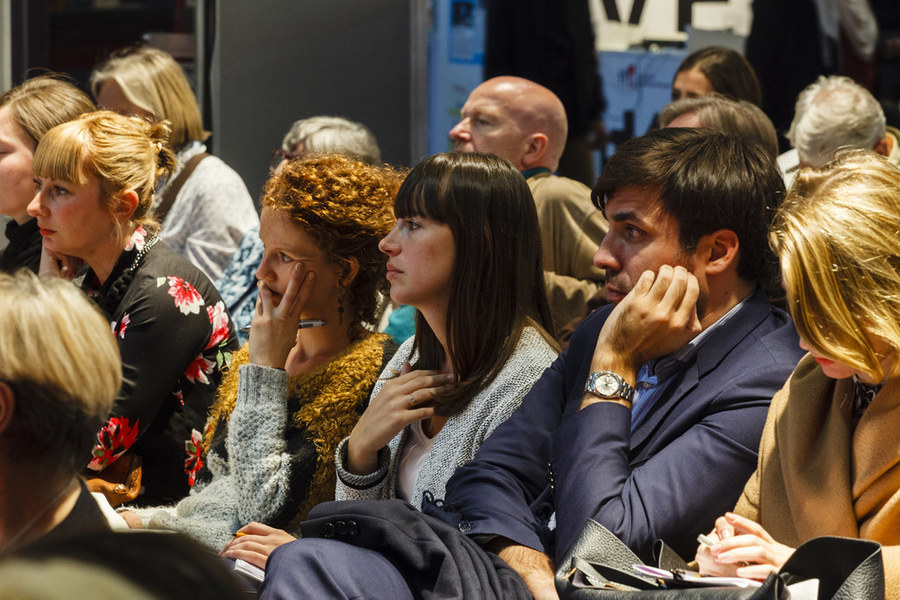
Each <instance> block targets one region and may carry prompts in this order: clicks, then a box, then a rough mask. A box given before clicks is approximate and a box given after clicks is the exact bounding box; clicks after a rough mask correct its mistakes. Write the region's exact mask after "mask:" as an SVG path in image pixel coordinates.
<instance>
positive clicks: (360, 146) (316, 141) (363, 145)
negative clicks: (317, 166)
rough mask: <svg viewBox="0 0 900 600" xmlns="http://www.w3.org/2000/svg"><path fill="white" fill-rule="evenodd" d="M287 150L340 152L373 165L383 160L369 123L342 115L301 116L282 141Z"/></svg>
mask: <svg viewBox="0 0 900 600" xmlns="http://www.w3.org/2000/svg"><path fill="white" fill-rule="evenodd" d="M298 147H299V148H298ZM281 149H282V150H284V151H285V152H296V151H297V150H298V149H299V150H302V151H303V152H304V153H325V152H336V153H339V154H345V155H348V156H352V157H353V158H357V159H359V160H361V161H363V162H367V163H369V164H371V165H377V164H380V163H381V151H380V150H379V149H378V142H377V141H376V140H375V136H374V135H373V134H372V132H371V131H370V130H369V128H368V127H366V126H365V125H363V124H362V123H357V122H356V121H350V120H347V119H344V118H342V117H327V116H318V117H310V118H308V119H300V120H299V121H296V122H295V123H294V124H293V125H291V129H290V130H289V131H288V132H287V135H285V136H284V141H282V142H281Z"/></svg>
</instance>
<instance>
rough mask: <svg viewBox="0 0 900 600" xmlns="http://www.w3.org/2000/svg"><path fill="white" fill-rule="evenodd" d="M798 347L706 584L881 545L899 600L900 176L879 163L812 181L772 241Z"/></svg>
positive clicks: (810, 173)
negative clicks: (813, 551) (818, 549)
mask: <svg viewBox="0 0 900 600" xmlns="http://www.w3.org/2000/svg"><path fill="white" fill-rule="evenodd" d="M771 240H772V245H773V248H774V249H775V251H776V252H777V253H778V255H779V257H780V259H781V270H782V278H783V281H784V287H785V290H786V291H787V295H788V301H789V306H790V308H791V314H792V316H793V318H794V323H795V324H796V326H797V331H798V332H799V333H800V337H801V346H802V347H803V348H804V349H806V350H808V351H809V354H808V355H807V356H806V357H805V358H803V359H802V360H801V361H800V363H799V364H798V365H797V368H796V369H795V370H794V373H793V374H792V375H791V378H790V380H789V381H788V382H787V384H786V385H785V386H784V388H783V389H782V390H781V391H780V392H779V393H778V394H777V395H776V396H775V398H774V399H773V400H772V405H771V408H770V409H769V415H768V419H767V422H766V426H765V429H764V431H763V436H762V441H761V444H760V450H759V466H758V467H757V470H756V472H755V473H754V474H753V475H752V477H751V478H750V480H749V481H748V482H747V485H746V487H745V488H744V492H743V495H742V496H741V498H740V500H739V501H738V504H737V506H736V507H735V509H734V512H732V513H726V514H725V515H724V516H722V517H720V518H719V519H718V520H717V521H716V528H715V530H714V531H713V533H712V534H711V537H712V538H713V539H715V540H716V541H717V543H716V544H715V545H714V546H712V547H711V548H707V547H705V546H701V547H700V548H699V549H698V550H697V561H698V562H699V564H700V567H701V571H702V572H703V573H707V574H716V575H735V574H736V575H738V576H742V577H751V578H756V579H764V578H765V577H766V576H767V575H768V574H769V573H770V572H772V571H775V570H778V569H779V568H780V567H781V566H782V565H784V563H785V562H786V561H787V559H788V558H790V556H791V555H792V554H793V552H794V550H795V548H796V547H797V546H799V545H800V544H802V543H803V542H805V541H807V540H809V539H812V538H815V537H819V536H824V535H833V536H843V537H852V538H864V539H870V540H875V541H877V542H880V543H881V544H883V545H884V548H883V558H884V567H885V579H886V592H887V593H886V597H887V598H894V599H896V598H900V436H898V435H897V431H898V430H900V353H898V351H900V170H898V169H897V168H896V167H894V166H893V165H891V164H889V163H888V162H887V161H886V160H885V159H883V158H881V157H879V156H876V155H874V154H873V153H870V152H862V151H854V152H851V153H847V154H845V155H843V156H841V157H839V158H838V159H836V160H835V161H834V162H832V163H829V164H828V165H826V166H824V167H823V168H822V169H820V170H812V169H808V170H804V171H801V173H800V175H799V176H798V177H797V181H796V183H795V184H794V186H793V188H792V189H791V191H790V192H789V194H788V197H787V199H786V200H785V202H784V204H783V205H782V206H781V209H780V210H779V213H778V216H777V217H776V220H775V225H774V228H773V233H772V235H771Z"/></svg>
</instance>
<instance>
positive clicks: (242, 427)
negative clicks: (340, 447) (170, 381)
mask: <svg viewBox="0 0 900 600" xmlns="http://www.w3.org/2000/svg"><path fill="white" fill-rule="evenodd" d="M288 379H289V376H288V374H287V373H286V372H285V371H284V370H283V369H273V368H271V367H264V366H261V365H255V364H246V365H241V366H240V367H239V382H238V395H237V401H236V402H235V407H234V412H232V414H231V419H230V420H229V422H228V439H227V441H226V447H227V449H228V457H229V464H230V465H231V471H232V474H233V477H234V482H233V483H234V486H235V491H236V493H237V517H238V520H239V522H241V523H249V522H250V521H260V522H263V523H265V522H269V521H271V520H272V519H273V517H275V516H276V515H277V514H278V513H279V512H280V511H281V510H282V509H283V508H284V505H285V503H286V502H287V501H288V498H289V493H290V484H291V480H290V476H291V469H290V466H291V456H290V454H289V453H288V451H287V442H286V439H287V434H286V428H287V424H288V408H287V400H288Z"/></svg>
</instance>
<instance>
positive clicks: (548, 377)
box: [444, 129, 802, 598]
mask: <svg viewBox="0 0 900 600" xmlns="http://www.w3.org/2000/svg"><path fill="white" fill-rule="evenodd" d="M783 194H784V188H783V186H782V185H781V183H780V181H779V174H778V171H777V169H776V168H775V167H774V165H773V164H772V161H771V160H770V159H769V158H768V157H767V156H765V153H764V152H763V151H762V150H761V149H760V148H759V147H758V146H756V145H754V144H751V143H748V142H745V141H742V140H740V139H739V138H736V137H734V136H730V135H727V134H723V133H715V132H711V131H705V130H701V129H694V130H690V129H664V130H658V131H653V132H650V133H649V134H647V135H646V136H644V137H642V138H637V139H634V140H631V141H629V142H626V143H625V144H623V145H622V146H621V147H620V149H619V151H618V152H617V153H616V155H615V156H613V157H612V159H611V160H610V162H609V163H608V164H607V166H606V167H605V169H604V171H603V173H602V174H601V176H600V179H599V180H598V182H597V185H596V186H595V188H594V191H593V198H594V201H595V203H597V204H598V206H599V207H600V208H601V209H603V210H604V212H605V216H606V218H607V220H608V221H609V223H610V230H609V233H607V235H606V237H605V238H604V240H603V243H602V244H601V246H600V249H599V250H598V251H597V254H596V256H595V257H594V263H595V264H596V265H597V266H598V267H600V268H604V269H606V270H607V273H608V280H607V282H606V290H607V292H608V297H609V299H610V300H612V301H613V302H616V303H617V304H616V306H615V307H612V306H606V307H603V308H601V309H598V310H597V311H595V312H594V313H593V314H591V315H590V316H589V317H588V318H587V319H586V320H585V321H584V322H583V323H582V325H581V326H580V327H579V329H578V330H576V332H575V334H574V335H573V337H572V341H571V344H570V346H569V348H568V349H567V350H566V352H564V353H563V354H562V355H560V357H559V358H558V359H557V360H556V362H555V363H554V364H553V365H552V366H551V367H550V369H548V370H547V371H546V372H545V373H544V375H543V376H542V377H541V379H540V380H538V382H537V383H536V384H535V386H534V388H532V390H531V392H530V393H529V394H528V396H526V398H525V400H524V402H523V404H522V406H521V408H520V409H519V410H518V411H517V412H516V413H515V414H513V416H512V417H511V418H510V419H509V420H508V421H507V422H506V423H505V424H503V425H501V426H500V427H498V428H497V430H496V431H495V432H494V433H493V434H492V435H491V436H490V438H489V439H488V440H487V441H486V442H485V444H484V445H483V446H482V448H481V450H480V451H479V453H478V454H477V455H476V457H475V459H474V460H473V461H472V462H470V463H469V464H468V465H465V466H463V467H461V468H460V469H458V470H457V471H456V473H455V475H454V476H453V477H452V478H451V480H450V482H449V483H448V485H447V495H446V498H445V499H444V510H445V511H446V512H447V513H451V514H455V515H456V516H457V518H458V519H460V524H461V525H462V529H464V530H466V531H467V532H468V534H469V535H474V536H478V537H476V539H479V540H480V541H482V542H483V543H484V544H485V546H486V547H487V548H488V549H490V550H493V551H495V552H497V553H498V554H499V555H500V557H501V558H503V559H504V560H506V562H507V563H509V564H510V565H511V566H512V567H513V568H515V569H516V570H517V571H518V572H519V573H520V574H521V575H522V576H523V578H524V579H525V581H526V583H527V584H528V586H529V588H530V589H531V591H532V593H533V594H534V595H535V597H551V598H552V597H554V596H555V594H556V592H555V590H554V589H553V564H554V560H553V558H552V557H554V556H555V558H556V559H557V560H558V559H560V558H562V556H563V554H564V553H565V551H566V550H568V548H569V546H570V545H571V544H572V543H573V542H574V541H575V538H576V537H577V535H578V533H579V531H580V530H581V528H582V527H583V525H584V523H585V521H586V520H587V519H588V518H593V519H595V520H597V521H598V522H600V523H601V524H602V525H604V526H606V527H607V528H608V529H609V530H611V531H612V532H613V533H615V534H616V535H617V536H618V537H619V538H620V539H621V540H622V541H624V542H625V543H626V544H627V545H628V546H629V547H630V548H631V549H632V550H634V551H635V552H636V553H637V554H638V555H639V556H641V557H642V558H644V559H647V560H649V559H650V554H651V547H652V544H653V542H654V541H655V540H656V539H663V540H665V541H666V542H667V543H668V544H670V545H671V546H672V547H673V548H674V549H675V550H677V551H679V552H680V553H681V554H683V555H685V556H691V555H692V554H693V553H694V550H695V548H696V536H697V534H698V533H701V532H703V531H707V530H708V529H710V528H711V527H712V524H713V521H714V519H715V518H716V516H717V515H720V514H722V513H723V512H724V511H726V510H729V509H731V508H733V506H734V504H735V502H736V500H737V498H738V496H739V494H740V492H741V490H742V489H743V487H744V483H745V482H746V480H747V478H748V477H749V476H750V474H751V473H752V472H753V470H754V468H755V467H756V457H757V448H758V445H759V439H760V434H761V431H762V427H763V423H764V421H765V418H766V412H767V410H768V405H769V401H770V400H771V398H772V396H773V395H774V394H775V392H776V391H778V390H779V389H780V388H781V386H782V385H783V384H784V382H785V381H786V380H787V378H788V376H789V375H790V373H791V371H792V370H793V368H794V366H795V365H796V363H797V361H798V360H799V359H800V357H801V355H802V350H801V349H800V347H799V345H798V338H797V335H796V332H795V331H794V328H793V325H792V323H791V321H790V319H789V318H788V316H787V315H786V314H785V313H784V312H782V311H780V310H778V309H776V308H773V307H772V306H771V305H770V304H769V302H768V300H767V298H766V294H765V293H764V291H763V289H762V286H763V285H765V284H767V283H768V282H771V281H772V280H773V275H774V272H773V269H772V267H773V266H774V264H775V263H774V257H773V256H772V255H771V254H770V251H769V248H768V243H767V229H768V225H769V223H771V220H772V216H773V213H774V211H775V209H776V207H777V206H778V204H779V203H780V201H781V198H782V196H783ZM544 594H546V596H544Z"/></svg>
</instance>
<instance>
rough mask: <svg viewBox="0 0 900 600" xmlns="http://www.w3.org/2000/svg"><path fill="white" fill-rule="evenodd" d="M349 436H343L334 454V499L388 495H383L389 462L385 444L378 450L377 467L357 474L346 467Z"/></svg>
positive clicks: (356, 498)
mask: <svg viewBox="0 0 900 600" xmlns="http://www.w3.org/2000/svg"><path fill="white" fill-rule="evenodd" d="M349 440H350V437H349V436H348V437H345V438H344V439H343V440H342V441H341V443H340V444H338V447H337V450H336V451H335V454H334V464H335V471H337V485H336V487H335V492H334V499H335V500H376V499H382V498H387V497H389V496H388V495H385V485H386V484H387V473H388V467H389V465H390V462H391V451H390V449H389V448H388V447H387V446H385V447H384V448H382V449H381V450H379V451H378V469H377V470H376V471H375V472H373V473H368V474H366V475H357V474H355V473H351V472H350V471H349V470H348V469H347V446H348V445H349Z"/></svg>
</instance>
